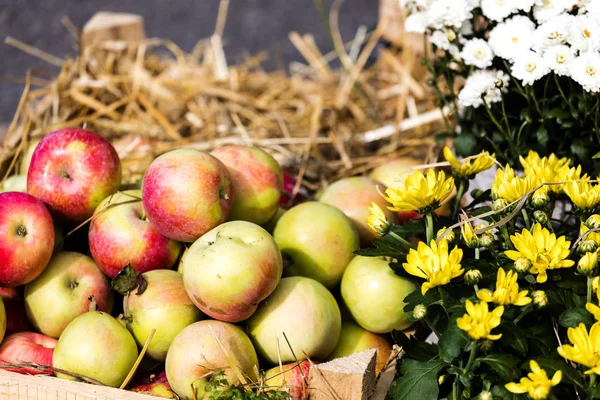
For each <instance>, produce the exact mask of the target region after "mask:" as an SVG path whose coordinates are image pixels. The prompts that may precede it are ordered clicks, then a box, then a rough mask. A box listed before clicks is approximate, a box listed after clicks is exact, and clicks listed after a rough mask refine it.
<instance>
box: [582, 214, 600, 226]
mask: <svg viewBox="0 0 600 400" xmlns="http://www.w3.org/2000/svg"><path fill="white" fill-rule="evenodd" d="M585 227H586V228H589V229H592V228H600V215H598V214H593V215H590V216H589V217H588V219H586V220H585Z"/></svg>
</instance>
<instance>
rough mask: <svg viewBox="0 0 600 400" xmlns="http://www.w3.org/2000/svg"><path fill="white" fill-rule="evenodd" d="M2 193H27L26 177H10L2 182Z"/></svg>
mask: <svg viewBox="0 0 600 400" xmlns="http://www.w3.org/2000/svg"><path fill="white" fill-rule="evenodd" d="M1 191H2V192H21V193H27V176H26V175H11V176H9V177H8V178H6V180H5V181H4V184H3V185H2V190H1Z"/></svg>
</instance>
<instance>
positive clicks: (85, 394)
mask: <svg viewBox="0 0 600 400" xmlns="http://www.w3.org/2000/svg"><path fill="white" fill-rule="evenodd" d="M0 399H2V400H156V399H157V397H155V396H148V395H145V394H139V393H134V392H129V391H125V390H119V389H114V388H110V387H107V386H97V385H91V384H88V383H82V382H73V381H67V380H64V379H59V378H55V377H50V376H40V375H36V376H29V375H20V374H16V373H14V372H7V371H4V370H0Z"/></svg>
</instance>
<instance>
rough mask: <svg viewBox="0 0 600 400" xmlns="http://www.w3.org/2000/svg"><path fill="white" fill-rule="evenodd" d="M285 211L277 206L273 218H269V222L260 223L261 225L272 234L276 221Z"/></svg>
mask: <svg viewBox="0 0 600 400" xmlns="http://www.w3.org/2000/svg"><path fill="white" fill-rule="evenodd" d="M285 212H286V210H285V208H279V209H278V210H277V212H276V213H275V216H274V217H273V218H271V219H270V220H269V222H267V223H266V224H264V225H262V227H263V228H265V229H266V230H267V232H269V233H270V234H271V235H272V234H273V232H274V231H275V226H276V225H277V222H279V220H280V219H281V216H282V215H283V214H285Z"/></svg>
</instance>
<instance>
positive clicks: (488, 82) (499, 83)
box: [458, 70, 509, 108]
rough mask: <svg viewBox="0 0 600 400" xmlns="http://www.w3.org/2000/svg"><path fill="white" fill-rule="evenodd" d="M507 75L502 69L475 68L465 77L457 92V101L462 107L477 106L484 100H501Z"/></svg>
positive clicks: (506, 83) (491, 101) (490, 102)
mask: <svg viewBox="0 0 600 400" xmlns="http://www.w3.org/2000/svg"><path fill="white" fill-rule="evenodd" d="M508 79H509V77H508V76H506V74H504V73H503V72H502V71H491V70H477V71H475V72H473V73H472V74H471V75H469V77H468V78H467V81H466V82H465V85H464V86H463V88H462V90H461V91H460V92H459V93H458V103H459V105H460V106H462V107H473V108H477V107H479V106H481V105H482V104H483V101H484V99H485V102H486V103H487V104H492V103H496V102H499V101H501V100H502V92H505V91H506V88H507V86H508Z"/></svg>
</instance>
